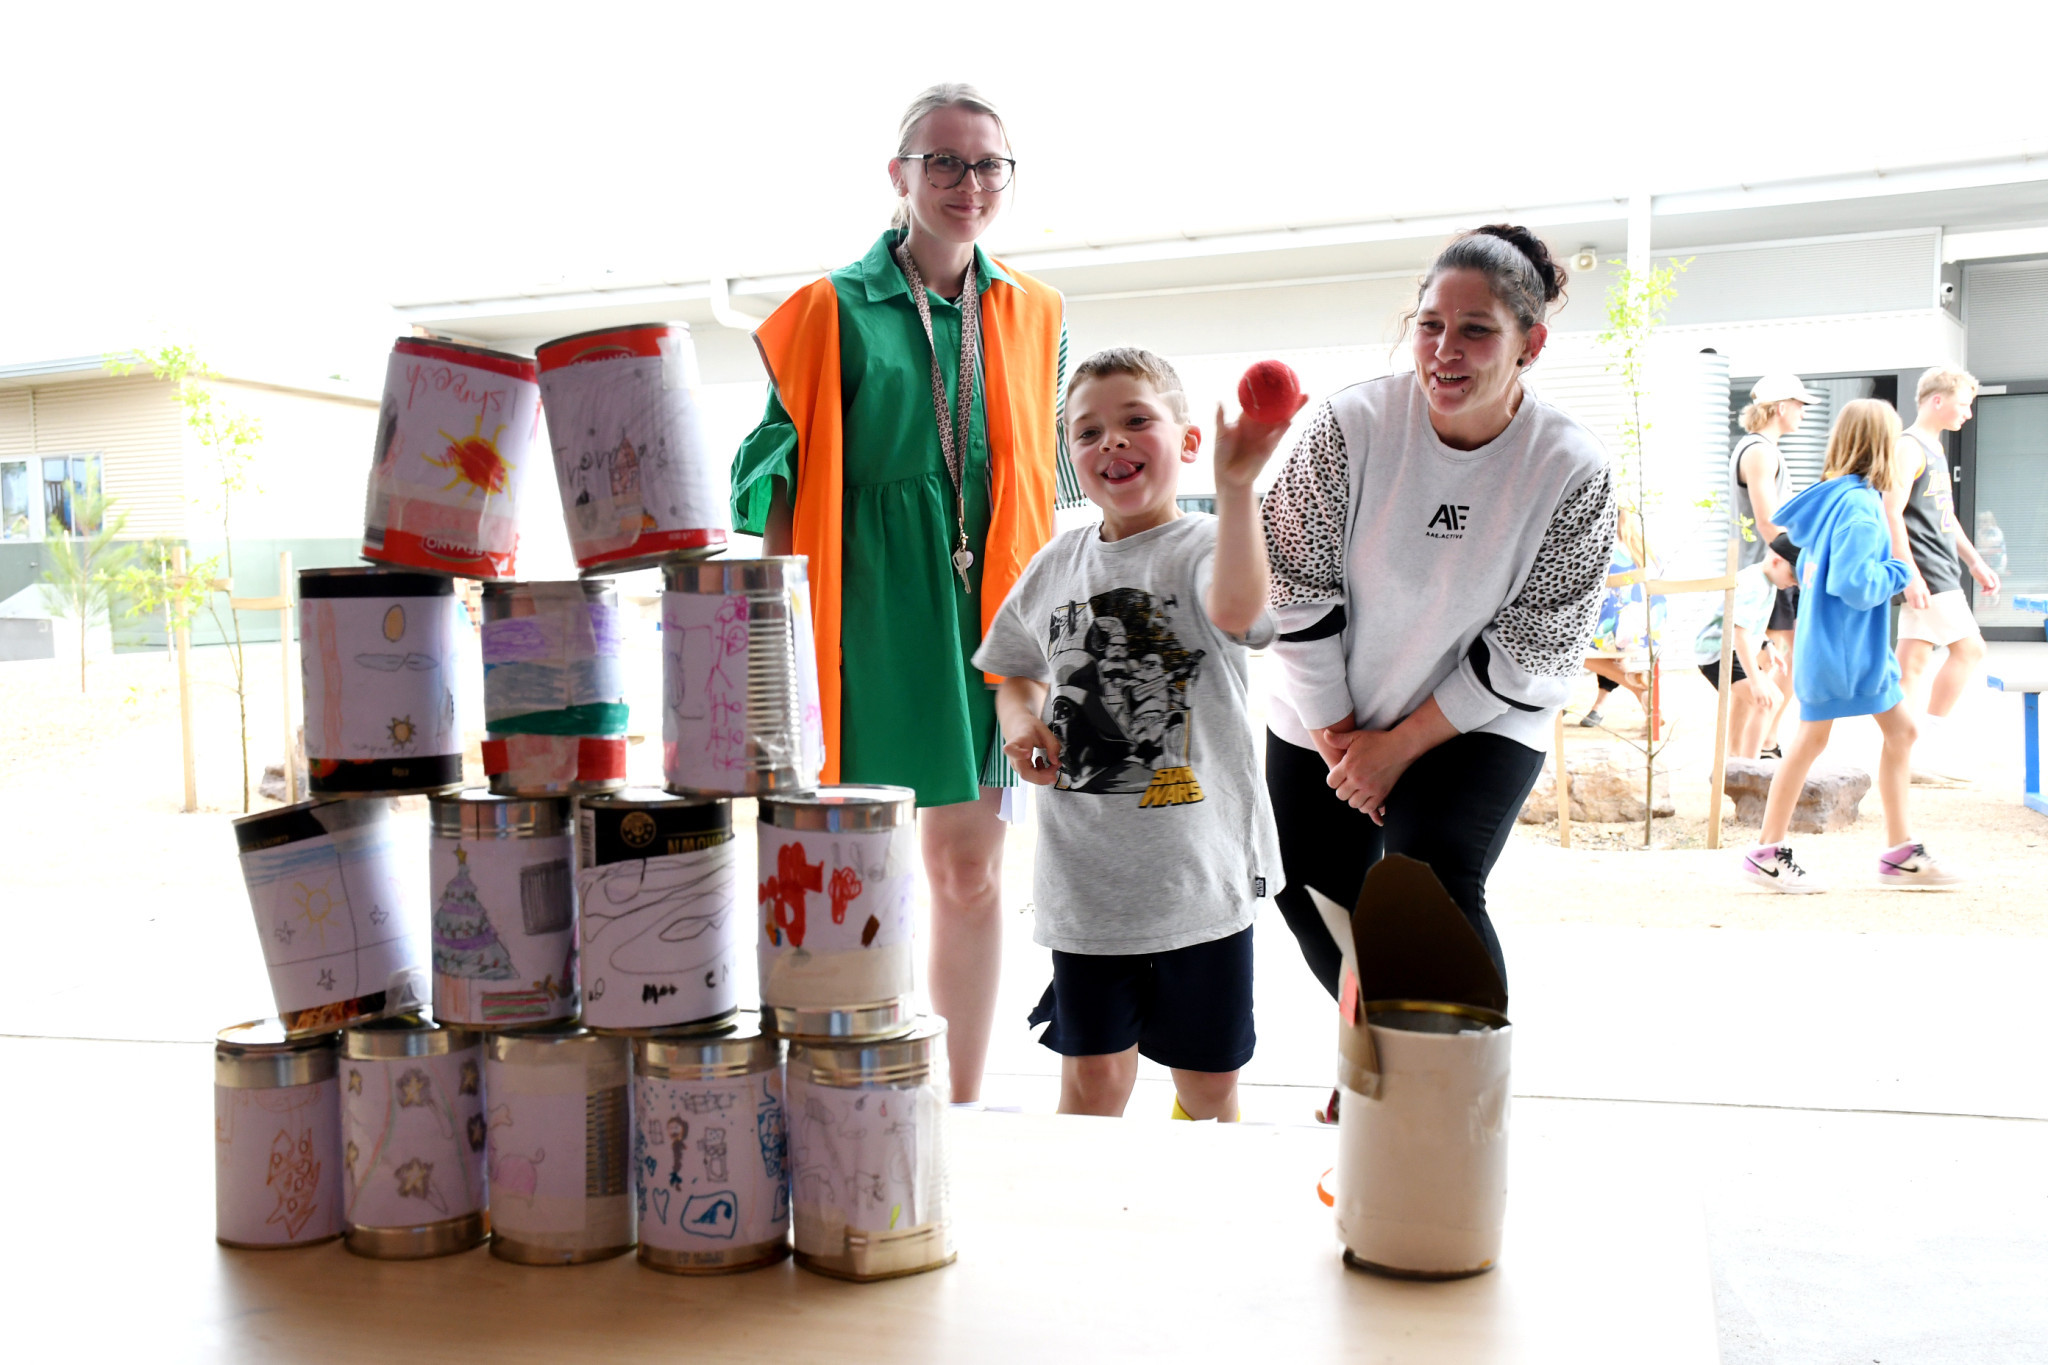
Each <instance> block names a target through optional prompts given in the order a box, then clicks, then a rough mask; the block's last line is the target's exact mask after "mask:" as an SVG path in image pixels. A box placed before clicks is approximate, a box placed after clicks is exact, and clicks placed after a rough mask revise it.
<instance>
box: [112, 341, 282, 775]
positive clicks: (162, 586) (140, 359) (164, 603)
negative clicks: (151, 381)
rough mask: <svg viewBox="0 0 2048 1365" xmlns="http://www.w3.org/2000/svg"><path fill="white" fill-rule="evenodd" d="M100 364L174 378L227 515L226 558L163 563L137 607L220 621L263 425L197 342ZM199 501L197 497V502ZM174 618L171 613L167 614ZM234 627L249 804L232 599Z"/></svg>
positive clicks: (223, 526) (141, 582)
mask: <svg viewBox="0 0 2048 1365" xmlns="http://www.w3.org/2000/svg"><path fill="white" fill-rule="evenodd" d="M101 363H102V364H103V365H104V366H105V368H106V369H107V370H109V371H110V372H112V373H114V374H132V373H133V372H134V371H135V370H136V369H137V367H139V366H143V365H146V366H148V367H149V370H150V373H152V374H154V375H155V376H156V377H157V378H158V379H161V380H164V381H165V382H167V383H170V384H174V385H176V386H177V390H178V401H179V403H181V404H182V405H183V406H184V409H185V425H186V426H187V427H189V428H190V429H191V431H192V434H193V436H194V437H196V438H197V439H198V442H199V446H200V449H202V450H204V451H205V452H206V454H207V457H208V458H209V459H210V460H212V462H213V472H214V486H215V487H216V488H218V489H219V492H220V497H219V500H218V501H217V502H203V503H202V504H201V505H202V506H206V507H207V508H208V510H210V511H212V512H213V513H214V514H215V515H216V516H218V517H219V519H220V532H221V541H222V544H223V545H224V546H225V547H226V553H225V555H224V556H222V557H220V558H216V559H209V560H207V561H206V562H205V563H204V564H200V565H197V566H195V567H194V568H193V569H192V570H191V571H190V573H189V574H188V575H187V576H186V577H185V578H183V579H178V578H177V577H176V576H175V575H173V574H172V573H171V572H170V569H169V565H168V560H167V559H166V560H164V561H163V562H161V563H160V564H159V565H158V568H157V570H156V573H155V578H154V581H152V580H151V579H150V577H149V576H148V575H147V574H145V575H144V576H143V577H141V578H138V579H137V580H136V581H135V582H134V584H133V587H132V591H134V592H135V594H136V596H137V599H138V600H139V601H141V602H143V603H146V604H149V605H145V606H143V607H140V608H138V610H143V611H148V610H167V609H169V610H182V611H185V612H189V611H191V610H195V609H196V608H197V607H198V606H199V605H201V604H202V603H203V604H204V605H205V607H206V609H207V611H209V612H210V613H211V614H212V615H213V617H214V619H215V621H216V622H218V621H219V620H220V606H219V604H218V602H217V601H216V599H215V597H214V591H215V590H214V589H213V588H211V587H210V586H208V585H209V584H211V582H212V581H213V579H214V577H215V575H216V572H217V570H219V569H221V568H225V569H226V575H225V576H226V578H227V580H228V581H229V582H230V583H232V582H233V581H234V577H235V531H234V515H233V507H234V496H235V494H237V493H239V492H241V491H242V490H243V489H244V488H245V487H247V486H248V482H249V464H250V462H251V461H252V460H254V459H255V457H256V448H257V447H258V446H259V445H261V444H262V441H263V425H262V423H260V422H258V421H257V420H256V419H255V418H253V417H251V416H249V415H248V414H247V413H245V412H241V411H239V410H237V409H236V408H234V407H233V406H232V405H230V404H229V403H228V402H227V401H226V400H224V399H223V398H221V396H220V395H219V394H217V393H215V392H214V390H213V387H212V385H211V384H209V383H208V382H207V381H209V380H212V379H216V378H218V377H219V376H218V375H216V374H215V373H214V371H213V370H212V369H211V368H209V367H208V365H207V364H206V362H205V361H204V360H202V359H201V358H200V356H199V352H198V350H197V348H195V347H191V346H179V345H176V344H174V343H171V342H165V343H164V344H163V345H161V346H159V347H157V349H156V350H155V351H136V352H130V353H129V354H127V355H118V356H117V355H109V356H106V357H103V359H102V361H101ZM195 501H197V500H195ZM167 619H168V618H167ZM227 626H228V631H227V632H224V633H231V635H232V648H231V649H230V651H229V654H228V658H229V660H230V662H232V663H233V665H234V670H235V702H236V705H237V707H238V708H239V709H240V712H241V721H242V809H243V810H244V811H247V810H248V809H249V684H248V671H247V669H246V668H245V667H244V664H245V662H246V661H245V659H244V656H243V651H242V620H241V614H240V613H239V612H237V611H236V610H235V609H234V607H233V606H232V605H230V606H229V607H228V613H227Z"/></svg>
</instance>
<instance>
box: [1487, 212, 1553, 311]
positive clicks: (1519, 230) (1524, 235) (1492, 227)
mask: <svg viewBox="0 0 2048 1365" xmlns="http://www.w3.org/2000/svg"><path fill="white" fill-rule="evenodd" d="M1478 230H1479V231H1480V232H1483V233H1485V234H1486V235H1487V236H1489V237H1498V238H1500V239H1501V240H1502V241H1503V242H1506V243H1508V244H1509V245H1511V246H1513V247H1514V248H1515V250H1517V251H1519V252H1521V253H1522V254H1523V255H1524V256H1527V257H1528V258H1529V262H1530V264H1532V265H1534V266H1535V267H1536V273H1537V274H1538V275H1540V276H1542V278H1543V301H1544V302H1545V303H1556V302H1557V301H1558V300H1559V299H1561V298H1563V297H1564V277H1565V276H1564V267H1563V266H1561V265H1559V264H1558V263H1557V262H1556V261H1555V260H1554V259H1552V258H1551V255H1550V248H1549V247H1548V246H1546V245H1545V244H1544V241H1543V239H1542V238H1541V237H1538V236H1537V235H1536V234H1535V233H1533V232H1531V231H1529V229H1527V228H1525V227H1522V226H1521V225H1519V224H1516V223H1488V224H1487V225H1486V226H1484V227H1482V228H1480V229H1478Z"/></svg>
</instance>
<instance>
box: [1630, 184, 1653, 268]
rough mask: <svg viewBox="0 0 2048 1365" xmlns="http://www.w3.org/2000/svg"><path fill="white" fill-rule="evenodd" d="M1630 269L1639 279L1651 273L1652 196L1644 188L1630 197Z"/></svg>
mask: <svg viewBox="0 0 2048 1365" xmlns="http://www.w3.org/2000/svg"><path fill="white" fill-rule="evenodd" d="M1628 269H1629V274H1630V275H1632V276H1634V277H1635V279H1636V280H1637V281H1641V280H1643V279H1644V278H1645V277H1647V276H1648V275H1649V273H1650V196H1649V193H1648V192H1647V191H1644V190H1638V191H1637V192H1636V193H1634V194H1631V195H1630V196H1629V197H1628Z"/></svg>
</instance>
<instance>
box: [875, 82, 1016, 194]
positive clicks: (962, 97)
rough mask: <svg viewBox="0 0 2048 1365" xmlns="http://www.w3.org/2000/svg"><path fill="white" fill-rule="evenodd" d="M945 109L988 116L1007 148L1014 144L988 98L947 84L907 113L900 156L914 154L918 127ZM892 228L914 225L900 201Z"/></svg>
mask: <svg viewBox="0 0 2048 1365" xmlns="http://www.w3.org/2000/svg"><path fill="white" fill-rule="evenodd" d="M941 109H965V110H967V112H969V113H970V114H987V115H988V116H989V117H990V118H992V119H994V120H995V121H996V131H997V132H999V133H1001V134H1002V135H1003V145H1004V146H1005V147H1007V146H1009V145H1010V130H1009V129H1008V128H1007V127H1005V126H1004V125H1003V116H1002V115H1001V114H998V113H997V112H996V107H995V106H994V105H993V104H990V103H989V102H988V99H987V97H985V96H984V95H983V94H982V93H981V92H980V91H979V90H976V89H975V88H974V87H973V86H971V85H969V84H967V83H966V82H965V81H944V82H941V83H940V84H938V85H934V86H930V87H928V88H927V89H926V90H925V91H924V93H922V94H920V95H919V96H918V97H917V98H916V99H914V100H912V101H911V102H910V107H909V108H908V109H905V110H904V111H903V122H902V123H900V124H898V125H897V128H896V155H898V156H908V155H909V154H910V150H911V144H912V143H913V142H914V141H916V139H917V129H918V125H919V124H921V123H923V122H924V121H925V120H926V119H927V118H929V117H931V116H932V115H933V114H936V113H938V112H939V110H941ZM889 226H891V227H897V228H903V227H909V226H910V209H909V207H908V206H907V205H906V204H905V203H904V202H903V200H902V199H900V198H899V199H898V200H897V201H896V216H895V217H893V218H892V219H890V220H889Z"/></svg>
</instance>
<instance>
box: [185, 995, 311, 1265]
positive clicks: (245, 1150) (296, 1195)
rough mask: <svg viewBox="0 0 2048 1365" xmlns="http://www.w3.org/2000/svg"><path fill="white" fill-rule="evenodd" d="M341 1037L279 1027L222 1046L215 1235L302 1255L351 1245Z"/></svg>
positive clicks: (243, 1031)
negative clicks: (344, 1202)
mask: <svg viewBox="0 0 2048 1365" xmlns="http://www.w3.org/2000/svg"><path fill="white" fill-rule="evenodd" d="M339 1042H340V1035H338V1034H334V1033H321V1034H315V1035H310V1036H303V1037H290V1036H288V1035H287V1034H286V1033H285V1029H284V1025H283V1023H282V1022H281V1021H280V1020H276V1019H258V1020H256V1021H255V1022H253V1023H248V1024H236V1025H235V1026H234V1027H232V1028H224V1029H222V1030H221V1031H220V1032H219V1033H218V1034H216V1035H215V1041H214V1044H213V1235H214V1239H215V1240H216V1241H218V1242H220V1243H221V1244H222V1245H223V1246H231V1247H252V1248H261V1247H302V1246H310V1245H311V1244H313V1243H314V1242H327V1241H332V1240H333V1239H334V1238H336V1237H339V1236H341V1090H340V1087H339V1085H338V1084H337V1083H336V1081H335V1046H336V1044H337V1043H339Z"/></svg>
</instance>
